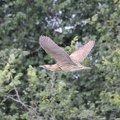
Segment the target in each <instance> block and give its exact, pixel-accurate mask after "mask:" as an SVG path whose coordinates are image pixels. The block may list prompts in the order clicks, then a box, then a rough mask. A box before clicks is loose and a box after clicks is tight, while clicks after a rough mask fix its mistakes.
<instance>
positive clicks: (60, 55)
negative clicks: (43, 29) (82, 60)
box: [39, 36, 76, 65]
mask: <svg viewBox="0 0 120 120" xmlns="http://www.w3.org/2000/svg"><path fill="white" fill-rule="evenodd" d="M39 42H40V45H41V47H42V48H43V49H44V50H45V52H46V53H47V54H49V55H50V56H51V57H52V58H54V59H55V60H56V61H57V64H59V65H62V64H64V63H69V64H73V65H76V64H75V63H74V62H73V61H72V60H71V58H70V57H69V55H68V54H67V53H66V52H65V51H64V50H63V49H62V48H60V47H59V46H58V45H57V44H56V43H55V42H54V41H52V40H51V39H50V38H49V37H46V36H40V39H39Z"/></svg>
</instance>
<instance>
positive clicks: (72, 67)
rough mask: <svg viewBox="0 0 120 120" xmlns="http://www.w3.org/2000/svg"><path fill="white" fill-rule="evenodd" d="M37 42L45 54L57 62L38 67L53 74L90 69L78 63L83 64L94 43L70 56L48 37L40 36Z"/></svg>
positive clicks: (91, 42) (90, 42)
mask: <svg viewBox="0 0 120 120" xmlns="http://www.w3.org/2000/svg"><path fill="white" fill-rule="evenodd" d="M39 42H40V45H41V47H42V48H43V49H44V50H45V52H46V53H47V54H49V55H50V56H51V57H52V58H54V59H55V60H56V62H57V63H56V64H53V65H42V66H40V67H43V68H45V69H48V70H51V71H54V72H56V71H63V72H71V71H76V70H81V69H90V67H85V66H83V65H81V64H80V63H81V62H83V60H84V59H85V58H86V57H87V55H88V54H89V52H90V51H91V49H92V48H93V46H94V44H95V42H94V41H89V42H88V43H87V44H86V45H84V46H83V47H81V48H79V49H78V50H77V51H75V52H73V53H72V54H71V55H70V56H69V55H68V54H67V53H66V52H65V51H64V50H63V49H62V48H60V47H59V46H58V45H57V44H56V43H55V42H54V41H52V40H51V39H50V38H49V37H46V36H40V39H39Z"/></svg>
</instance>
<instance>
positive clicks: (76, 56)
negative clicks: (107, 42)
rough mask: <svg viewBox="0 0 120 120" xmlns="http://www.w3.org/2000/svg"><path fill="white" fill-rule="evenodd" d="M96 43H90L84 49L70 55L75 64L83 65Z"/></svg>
mask: <svg viewBox="0 0 120 120" xmlns="http://www.w3.org/2000/svg"><path fill="white" fill-rule="evenodd" d="M94 44H95V42H94V41H89V42H88V43H87V44H85V45H84V46H83V47H81V48H79V49H78V50H77V51H75V52H73V53H72V54H71V55H70V58H71V59H72V60H73V62H75V63H81V62H83V60H84V59H85V58H86V57H87V55H88V54H89V52H90V51H91V49H92V48H93V46H94Z"/></svg>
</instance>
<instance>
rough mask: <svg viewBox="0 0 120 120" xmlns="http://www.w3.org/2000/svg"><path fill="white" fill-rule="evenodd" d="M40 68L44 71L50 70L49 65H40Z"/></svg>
mask: <svg viewBox="0 0 120 120" xmlns="http://www.w3.org/2000/svg"><path fill="white" fill-rule="evenodd" d="M40 67H41V68H44V69H50V68H51V65H41V66H40Z"/></svg>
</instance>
